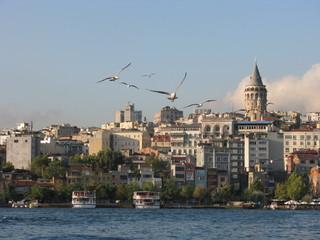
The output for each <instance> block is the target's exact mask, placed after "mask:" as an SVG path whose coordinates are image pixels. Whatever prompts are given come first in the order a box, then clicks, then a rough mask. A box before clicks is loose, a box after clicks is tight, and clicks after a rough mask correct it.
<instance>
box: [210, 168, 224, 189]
mask: <svg viewBox="0 0 320 240" xmlns="http://www.w3.org/2000/svg"><path fill="white" fill-rule="evenodd" d="M227 184H228V172H227V171H225V170H219V169H216V168H208V169H207V191H208V193H216V192H219V191H220V189H221V188H223V187H224V186H226V185H227Z"/></svg>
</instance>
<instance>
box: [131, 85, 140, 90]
mask: <svg viewBox="0 0 320 240" xmlns="http://www.w3.org/2000/svg"><path fill="white" fill-rule="evenodd" d="M129 87H133V88H136V89H139V88H138V86H136V85H133V84H130V85H129Z"/></svg>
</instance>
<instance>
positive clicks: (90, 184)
mask: <svg viewBox="0 0 320 240" xmlns="http://www.w3.org/2000/svg"><path fill="white" fill-rule="evenodd" d="M243 94H244V98H245V106H244V109H239V110H238V111H234V112H226V113H215V112H211V110H210V109H203V108H196V109H195V111H194V113H192V114H190V115H188V116H184V115H183V111H181V110H178V109H176V108H173V107H170V106H165V107H163V108H162V109H160V112H158V113H157V114H156V115H155V118H154V121H153V122H147V121H146V119H144V118H143V114H142V111H140V110H139V111H137V110H135V106H134V104H132V103H128V105H127V106H125V107H124V109H123V110H121V111H117V112H116V113H115V119H114V122H107V123H103V124H102V125H101V127H94V128H80V127H78V126H73V125H70V124H62V125H56V124H53V125H50V126H48V127H46V128H43V129H39V130H35V129H33V127H32V124H28V123H21V124H18V125H17V126H16V127H15V128H12V129H1V132H0V165H1V171H0V201H1V202H2V203H6V202H8V201H9V200H11V199H13V200H20V199H22V198H25V197H30V198H34V199H38V200H40V201H41V202H47V203H52V202H68V201H70V198H71V192H72V190H81V189H89V190H96V191H97V198H98V200H99V201H102V202H103V201H104V202H109V203H112V202H115V201H116V200H121V201H123V202H127V203H130V201H131V197H132V193H133V191H135V190H139V189H143V190H156V191H159V192H161V198H162V201H163V202H164V203H165V204H169V205H170V204H174V203H177V202H183V203H186V202H187V203H188V202H189V203H193V202H197V203H201V202H202V203H226V202H227V201H231V200H243V201H249V200H254V201H257V202H258V201H259V202H261V201H266V200H267V199H272V198H274V197H278V198H284V199H286V200H289V199H292V198H293V199H294V200H301V199H303V198H304V199H312V198H318V197H320V169H319V164H320V152H319V150H320V118H319V115H320V114H319V112H312V113H307V114H305V115H303V114H301V113H298V112H269V111H268V109H267V106H268V105H269V104H271V103H269V102H268V98H267V88H266V86H265V85H264V84H263V82H262V79H261V76H260V73H259V69H258V66H257V65H256V64H255V66H254V70H253V73H252V74H251V78H250V82H249V84H248V85H247V86H246V88H245V92H244V93H243ZM293 174H294V175H293ZM296 175H297V176H296ZM290 176H292V177H290ZM294 177H295V181H297V182H296V183H295V184H296V186H298V185H299V184H300V185H299V186H300V187H297V188H296V189H294V190H292V189H293V187H290V186H291V185H292V184H291V182H292V181H293V180H292V179H293V178H294ZM290 179H291V180H290ZM290 184H291V185H290Z"/></svg>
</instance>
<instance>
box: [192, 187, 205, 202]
mask: <svg viewBox="0 0 320 240" xmlns="http://www.w3.org/2000/svg"><path fill="white" fill-rule="evenodd" d="M206 194H207V191H206V189H205V188H204V187H201V186H196V187H195V189H194V191H193V197H194V198H195V199H197V200H198V201H199V202H200V203H201V202H202V201H203V200H204V199H205V197H206Z"/></svg>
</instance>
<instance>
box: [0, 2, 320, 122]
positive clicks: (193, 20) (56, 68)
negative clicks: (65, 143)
mask: <svg viewBox="0 0 320 240" xmlns="http://www.w3.org/2000/svg"><path fill="white" fill-rule="evenodd" d="M319 11H320V1H317V0H309V1H303V0H301V1H295V0H283V1H278V0H268V1H254V0H252V1H249V0H243V1H231V0H226V1H214V0H203V1H192V0H161V1H150V0H135V1H133V0H101V1H82V0H68V1H63V0H55V1H42V0H28V1H18V0H0V66H1V67H0V83H1V85H0V89H1V92H0V128H1V127H14V126H15V125H16V123H18V122H23V121H25V122H30V121H33V123H34V126H35V127H37V128H41V127H45V126H48V125H50V124H53V123H58V124H59V123H71V124H73V125H78V126H80V127H86V126H100V125H101V124H102V123H105V122H108V121H113V119H114V112H115V111H117V110H120V109H122V108H123V107H124V106H125V105H126V104H127V103H128V102H131V103H134V104H135V108H136V109H137V110H142V111H143V114H144V115H145V116H146V117H147V119H148V120H150V121H152V120H153V116H154V114H155V113H156V112H158V111H159V110H160V109H161V108H162V107H164V106H166V105H169V106H173V107H177V108H182V107H184V106H186V105H188V104H190V103H194V102H201V101H203V100H205V99H208V98H211V99H216V100H217V102H214V103H212V104H209V105H207V107H209V108H212V109H213V111H231V110H232V109H234V108H236V107H238V106H240V107H241V103H242V100H243V93H242V92H241V91H242V88H241V87H243V86H244V84H245V81H246V79H247V77H248V75H249V74H250V73H251V72H252V68H253V63H254V59H255V58H256V59H257V62H258V66H259V70H260V73H261V75H262V78H263V81H264V83H265V84H266V86H267V89H268V94H269V95H268V96H269V100H270V101H272V102H274V103H275V104H274V105H272V107H273V108H275V109H276V110H282V109H283V110H297V111H302V112H305V111H320V106H319V107H318V109H317V106H318V105H317V104H313V103H314V102H318V103H320V97H319V96H320V94H317V91H318V90H319V89H320V65H318V64H319V63H320V59H319V58H320V48H319V42H320V31H319V30H318V29H319V26H320V14H319ZM129 62H132V65H131V66H130V67H129V68H128V69H126V70H125V71H124V72H123V73H122V74H121V80H122V81H126V82H128V83H132V84H135V85H137V86H139V87H141V88H142V89H141V90H136V89H133V88H127V87H125V86H122V85H120V84H117V83H112V82H103V83H100V84H96V81H98V80H100V79H102V78H104V77H106V76H108V75H110V74H113V73H116V72H118V71H119V70H120V69H121V68H122V67H123V66H125V65H126V64H127V63H129ZM151 72H155V73H156V75H154V76H153V77H152V78H150V79H149V78H143V77H142V76H141V75H142V74H145V73H151ZM184 72H188V76H187V79H186V80H185V82H184V84H183V85H182V87H181V88H180V89H179V91H178V99H177V100H176V101H175V102H174V103H171V102H170V101H168V100H167V99H166V97H165V96H164V95H160V94H156V93H151V92H148V91H145V90H143V89H145V88H149V89H157V90H163V91H172V90H174V89H175V88H176V86H177V85H178V83H179V82H180V81H181V79H182V77H183V75H184ZM318 95H319V96H318ZM297 96H298V97H297ZM310 104H311V106H310ZM191 111H192V109H187V110H186V113H188V112H191Z"/></svg>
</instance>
